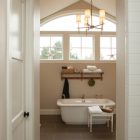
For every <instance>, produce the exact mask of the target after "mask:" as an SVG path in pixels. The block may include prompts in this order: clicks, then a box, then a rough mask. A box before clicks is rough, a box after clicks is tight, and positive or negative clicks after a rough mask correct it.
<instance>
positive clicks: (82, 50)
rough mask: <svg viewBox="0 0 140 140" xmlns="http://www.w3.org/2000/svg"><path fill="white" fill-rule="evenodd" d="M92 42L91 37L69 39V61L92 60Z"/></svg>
mask: <svg viewBox="0 0 140 140" xmlns="http://www.w3.org/2000/svg"><path fill="white" fill-rule="evenodd" d="M92 41H93V39H92V37H70V54H69V59H70V60H93V58H94V56H93V42H92ZM75 44H76V45H75ZM77 44H78V45H77Z"/></svg>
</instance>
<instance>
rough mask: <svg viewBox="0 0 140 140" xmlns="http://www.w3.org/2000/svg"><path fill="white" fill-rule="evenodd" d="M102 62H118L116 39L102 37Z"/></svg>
mask: <svg viewBox="0 0 140 140" xmlns="http://www.w3.org/2000/svg"><path fill="white" fill-rule="evenodd" d="M100 60H116V37H100Z"/></svg>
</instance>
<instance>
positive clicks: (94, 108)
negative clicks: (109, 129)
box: [88, 105, 102, 113]
mask: <svg viewBox="0 0 140 140" xmlns="http://www.w3.org/2000/svg"><path fill="white" fill-rule="evenodd" d="M88 110H89V112H90V113H102V110H101V109H100V107H99V106H98V105H95V106H90V107H88Z"/></svg>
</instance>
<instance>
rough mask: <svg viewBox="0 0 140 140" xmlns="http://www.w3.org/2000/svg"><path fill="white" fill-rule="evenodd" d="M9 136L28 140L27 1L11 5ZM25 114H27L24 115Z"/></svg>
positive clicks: (9, 139)
mask: <svg viewBox="0 0 140 140" xmlns="http://www.w3.org/2000/svg"><path fill="white" fill-rule="evenodd" d="M8 26H9V71H8V73H9V76H8V80H9V94H8V99H9V103H8V110H9V124H8V127H9V138H8V140H26V139H25V138H26V134H25V132H26V130H25V128H26V127H25V121H26V119H27V118H28V116H29V114H28V112H26V114H25V113H24V112H25V92H24V88H25V86H24V81H25V80H24V77H25V76H24V68H25V61H24V48H25V2H24V0H10V5H9V22H8ZM24 115H25V116H24Z"/></svg>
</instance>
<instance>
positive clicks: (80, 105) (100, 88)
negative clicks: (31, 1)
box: [40, 0, 117, 140]
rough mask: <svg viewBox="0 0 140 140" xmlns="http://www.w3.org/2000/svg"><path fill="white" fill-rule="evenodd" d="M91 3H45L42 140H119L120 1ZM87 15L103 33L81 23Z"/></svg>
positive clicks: (81, 0)
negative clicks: (101, 16)
mask: <svg viewBox="0 0 140 140" xmlns="http://www.w3.org/2000/svg"><path fill="white" fill-rule="evenodd" d="M91 2H92V1H90V0H71V1H68V0H60V1H57V0H52V1H49V0H40V15H41V16H40V19H41V20H40V21H41V25H40V114H41V117H40V122H41V127H40V128H41V131H40V133H41V140H59V139H60V140H91V139H95V140H115V139H116V138H115V137H116V124H115V118H116V113H115V106H116V58H117V53H116V52H117V47H116V1H115V0H105V1H101V0H93V2H92V4H91ZM91 5H92V7H91ZM86 9H90V11H93V15H94V17H93V19H92V20H93V23H92V24H95V25H98V24H99V21H98V20H99V18H98V17H99V14H98V12H99V10H100V9H104V10H105V17H104V25H103V29H95V28H94V29H87V31H86V28H83V26H84V24H83V25H79V24H78V23H77V20H76V15H79V13H80V14H81V15H82V14H84V11H85V10H86ZM90 14H91V12H90ZM82 19H83V17H82V16H81V21H82ZM94 21H95V23H94ZM80 24H81V23H80ZM78 27H79V29H78ZM80 27H82V28H80ZM53 47H54V48H53ZM55 47H56V49H55ZM57 47H58V48H57ZM54 50H55V51H54ZM90 107H91V108H90ZM94 107H96V108H95V110H96V111H97V112H94V111H95V110H93V108H94ZM90 109H91V110H92V111H93V112H94V113H93V112H90ZM98 111H101V112H100V113H99V112H98ZM94 114H95V115H97V116H94V117H91V118H92V120H90V115H94ZM112 114H113V115H112ZM110 116H113V126H112V121H111V118H112V117H110ZM88 122H89V123H90V124H88ZM88 125H89V126H88ZM112 127H113V128H112Z"/></svg>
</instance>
